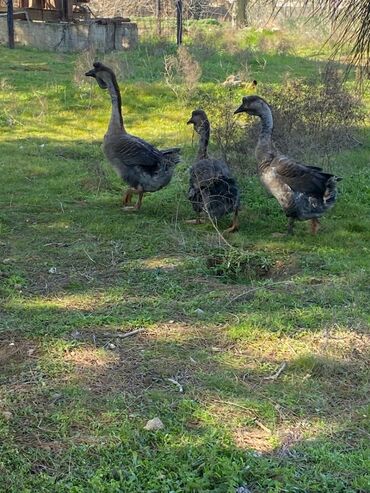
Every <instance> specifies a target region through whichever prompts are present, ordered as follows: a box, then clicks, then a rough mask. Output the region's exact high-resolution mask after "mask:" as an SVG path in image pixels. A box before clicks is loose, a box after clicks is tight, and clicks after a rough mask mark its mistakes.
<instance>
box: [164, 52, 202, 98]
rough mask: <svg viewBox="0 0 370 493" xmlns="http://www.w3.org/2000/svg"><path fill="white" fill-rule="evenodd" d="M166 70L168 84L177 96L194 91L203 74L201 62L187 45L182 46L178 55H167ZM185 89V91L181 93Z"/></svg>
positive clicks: (165, 60)
mask: <svg viewBox="0 0 370 493" xmlns="http://www.w3.org/2000/svg"><path fill="white" fill-rule="evenodd" d="M164 70H165V81H166V84H167V85H168V86H169V87H170V89H171V90H172V91H173V92H174V93H175V94H176V96H181V95H183V96H187V95H189V94H190V93H191V92H192V91H194V89H195V88H196V86H197V85H198V82H199V79H200V78H201V76H202V69H201V67H200V65H199V63H198V62H197V60H196V59H195V58H194V57H193V56H192V55H191V53H190V51H189V50H188V49H187V48H186V47H185V46H180V47H179V48H178V50H177V53H176V55H168V56H166V57H165V59H164ZM181 86H182V87H181ZM183 89H184V90H185V93H184V94H181V93H183Z"/></svg>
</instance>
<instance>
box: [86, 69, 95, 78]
mask: <svg viewBox="0 0 370 493" xmlns="http://www.w3.org/2000/svg"><path fill="white" fill-rule="evenodd" d="M85 75H86V77H96V72H95V69H92V70H89V71H88V72H86V73H85Z"/></svg>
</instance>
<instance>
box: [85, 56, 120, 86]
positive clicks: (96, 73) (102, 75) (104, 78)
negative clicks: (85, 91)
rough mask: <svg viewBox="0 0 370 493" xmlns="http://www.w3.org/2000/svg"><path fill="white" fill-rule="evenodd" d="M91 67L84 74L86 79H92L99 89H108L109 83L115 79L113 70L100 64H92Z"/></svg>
mask: <svg viewBox="0 0 370 493" xmlns="http://www.w3.org/2000/svg"><path fill="white" fill-rule="evenodd" d="M93 67H94V68H92V69H91V70H89V71H88V72H86V73H85V75H86V77H94V79H96V82H97V83H98V84H99V87H100V88H101V89H108V85H109V83H111V82H112V81H115V79H116V77H115V75H114V72H113V70H112V69H111V68H109V67H107V66H106V65H103V64H102V63H101V62H95V63H93Z"/></svg>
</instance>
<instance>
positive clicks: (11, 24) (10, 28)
mask: <svg viewBox="0 0 370 493" xmlns="http://www.w3.org/2000/svg"><path fill="white" fill-rule="evenodd" d="M7 23H8V46H9V48H14V11H13V0H7Z"/></svg>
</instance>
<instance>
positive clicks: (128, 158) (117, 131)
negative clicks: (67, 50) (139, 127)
mask: <svg viewBox="0 0 370 493" xmlns="http://www.w3.org/2000/svg"><path fill="white" fill-rule="evenodd" d="M85 75H86V76H87V77H94V78H95V80H96V82H97V83H98V85H99V87H100V88H101V89H108V92H109V94H110V97H111V100H112V113H111V118H110V122H109V126H108V130H107V133H106V134H105V136H104V141H103V151H104V154H105V155H106V157H107V159H108V160H109V161H110V163H111V164H112V166H113V167H114V168H115V170H116V171H117V173H118V175H119V176H120V177H121V178H122V180H124V181H125V182H126V183H128V185H129V187H130V188H129V189H128V190H127V191H126V192H125V194H124V196H123V204H124V205H125V208H126V209H132V208H134V209H136V210H139V209H140V207H141V203H142V198H143V194H144V192H156V191H157V190H160V189H161V188H163V187H165V186H166V185H167V184H168V183H169V182H170V180H171V178H172V174H173V171H174V168H175V165H176V164H177V163H178V162H179V161H180V156H179V152H180V149H178V148H172V149H165V150H159V149H157V148H156V147H154V146H153V145H152V144H149V142H146V141H145V140H143V139H140V138H139V137H135V136H134V135H131V134H129V133H127V131H126V129H125V126H124V124H123V119H122V109H121V104H122V103H121V94H120V90H119V87H118V84H117V79H116V76H115V74H114V72H113V70H112V69H110V68H109V67H106V66H105V65H103V64H102V63H100V62H96V63H94V64H93V69H91V70H89V71H88V72H86V74H85ZM133 194H137V195H138V200H137V203H136V205H135V206H134V207H131V206H130V204H131V198H132V195H133Z"/></svg>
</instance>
